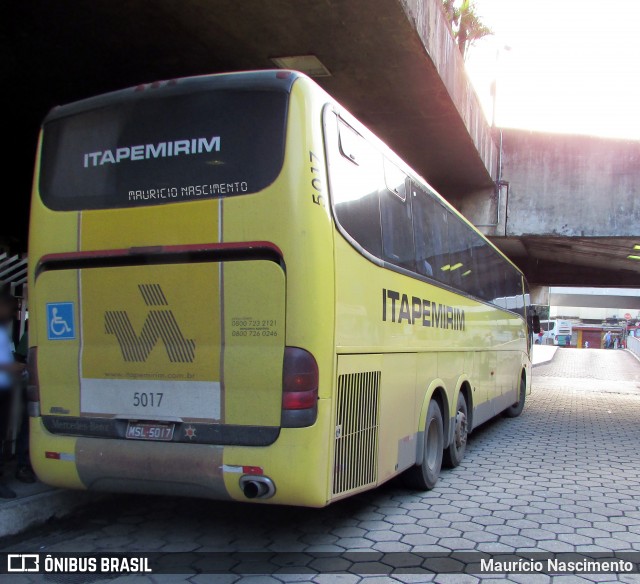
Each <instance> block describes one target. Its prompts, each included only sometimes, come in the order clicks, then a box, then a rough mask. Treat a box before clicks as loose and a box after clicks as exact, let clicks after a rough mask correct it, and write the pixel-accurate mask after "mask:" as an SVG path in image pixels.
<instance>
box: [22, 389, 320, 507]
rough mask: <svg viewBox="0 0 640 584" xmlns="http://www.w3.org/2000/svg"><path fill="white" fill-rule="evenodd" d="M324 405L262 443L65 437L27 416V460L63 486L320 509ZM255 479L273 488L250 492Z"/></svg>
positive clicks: (42, 476) (44, 477) (49, 481)
mask: <svg viewBox="0 0 640 584" xmlns="http://www.w3.org/2000/svg"><path fill="white" fill-rule="evenodd" d="M323 401H325V400H321V402H323ZM327 402H329V400H327ZM329 403H330V402H329ZM322 405H325V404H322ZM327 405H328V404H327ZM329 410H330V408H329V407H319V416H318V418H319V419H318V421H317V422H316V424H315V425H314V426H311V427H309V428H282V429H281V432H280V436H279V438H278V440H277V441H276V442H275V443H274V444H272V445H270V446H266V447H245V446H219V445H210V444H189V443H177V442H176V443H173V442H154V441H143V440H121V439H112V438H96V437H82V436H66V435H61V434H53V433H50V432H49V431H48V430H47V429H46V428H45V427H44V424H43V423H42V418H31V419H30V424H31V428H30V432H31V448H30V450H31V462H32V465H33V468H34V470H35V472H36V474H37V475H38V477H39V478H40V479H41V480H42V481H43V482H45V483H47V484H51V485H53V486H57V487H62V488H68V489H89V490H96V491H106V492H116V493H144V494H157V495H171V496H185V497H199V498H207V499H216V500H237V501H247V502H248V501H255V502H261V503H272V504H286V505H301V506H309V507H323V506H325V505H327V503H328V493H327V489H328V478H327V469H328V460H327V452H326V451H327V449H326V448H320V447H319V445H320V444H326V441H327V437H326V435H325V433H326V430H324V431H323V428H325V429H326V428H327V427H328V426H327V425H326V423H325V424H322V423H320V422H321V418H324V417H325V416H328V413H329ZM323 439H324V442H321V440H323ZM254 480H255V481H256V482H259V483H260V482H263V483H267V484H268V483H271V484H272V485H273V488H271V487H270V489H268V490H267V491H266V492H265V493H264V494H262V491H260V489H258V490H259V491H260V493H261V494H259V495H258V496H254V497H250V496H248V495H247V493H250V494H252V493H253V492H254V491H253V490H252V489H251V488H250V489H247V488H246V486H247V483H248V482H250V481H254ZM256 486H257V485H256Z"/></svg>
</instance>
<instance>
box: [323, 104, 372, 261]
mask: <svg viewBox="0 0 640 584" xmlns="http://www.w3.org/2000/svg"><path fill="white" fill-rule="evenodd" d="M336 120H337V124H336V126H333V124H327V138H328V139H329V140H330V141H331V142H333V143H332V144H328V148H327V152H328V153H329V172H330V183H331V189H332V197H333V204H334V209H335V213H336V218H337V219H338V223H339V224H340V225H341V227H342V228H343V229H344V230H345V231H346V232H347V233H348V234H349V235H350V236H351V237H352V238H353V239H354V240H355V241H356V243H358V244H359V245H360V246H362V247H363V248H364V249H365V250H367V251H368V252H369V253H371V254H373V255H374V256H376V257H378V258H381V257H382V232H381V227H380V202H379V198H380V195H379V191H380V190H381V188H382V185H383V184H384V177H383V176H382V170H381V168H382V155H381V154H380V153H379V152H378V151H377V150H376V149H375V148H373V147H372V146H371V145H370V144H369V143H368V142H367V141H366V140H365V139H364V138H363V137H362V136H360V134H358V133H357V132H356V131H355V130H353V129H352V128H351V127H350V126H348V125H347V124H345V123H344V122H342V120H340V119H339V118H337V116H336ZM332 126H333V127H332ZM334 127H337V129H338V131H335V130H334V129H333V128H334Z"/></svg>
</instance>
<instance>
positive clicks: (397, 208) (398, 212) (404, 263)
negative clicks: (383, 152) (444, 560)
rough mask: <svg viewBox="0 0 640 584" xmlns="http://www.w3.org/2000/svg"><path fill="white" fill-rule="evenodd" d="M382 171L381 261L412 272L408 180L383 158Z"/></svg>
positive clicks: (411, 228)
mask: <svg viewBox="0 0 640 584" xmlns="http://www.w3.org/2000/svg"><path fill="white" fill-rule="evenodd" d="M384 168H385V185H386V186H385V188H384V189H383V190H382V193H381V195H380V214H381V217H382V248H383V249H382V251H383V253H384V260H385V261H387V262H389V263H392V264H394V265H396V266H400V267H402V268H406V269H407V270H411V271H415V269H416V262H415V249H414V244H413V221H412V218H411V201H410V199H409V198H408V197H407V191H408V184H409V178H408V177H407V176H406V175H405V174H404V173H403V172H402V171H401V170H400V169H399V168H398V167H397V166H396V165H395V164H393V163H391V162H389V161H388V160H386V159H385V161H384Z"/></svg>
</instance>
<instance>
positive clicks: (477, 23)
mask: <svg viewBox="0 0 640 584" xmlns="http://www.w3.org/2000/svg"><path fill="white" fill-rule="evenodd" d="M442 7H443V9H444V14H445V16H446V18H447V20H448V21H449V24H450V25H451V30H452V31H453V36H454V37H455V39H456V42H457V43H458V49H460V53H461V54H462V56H463V57H466V56H467V51H468V50H469V47H470V46H471V45H473V43H475V42H476V41H477V40H480V39H481V38H484V37H486V36H489V35H492V34H493V31H492V30H491V29H490V28H489V27H488V26H487V25H485V24H484V23H483V22H482V21H481V20H480V17H479V16H478V14H477V13H476V7H475V3H474V2H473V1H472V0H442Z"/></svg>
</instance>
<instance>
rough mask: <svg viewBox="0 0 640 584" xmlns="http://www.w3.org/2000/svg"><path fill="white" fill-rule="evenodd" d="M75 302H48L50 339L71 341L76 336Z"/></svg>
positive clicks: (48, 335) (48, 334)
mask: <svg viewBox="0 0 640 584" xmlns="http://www.w3.org/2000/svg"><path fill="white" fill-rule="evenodd" d="M75 329H76V327H75V323H74V317H73V302H56V303H52V304H47V337H48V339H49V340H50V341H69V340H72V339H75V338H76V330H75Z"/></svg>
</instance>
